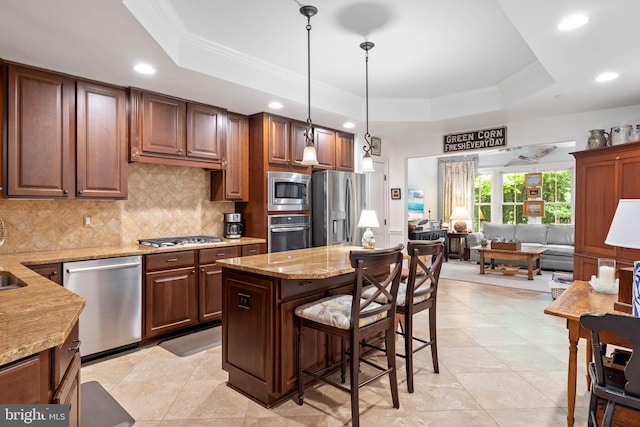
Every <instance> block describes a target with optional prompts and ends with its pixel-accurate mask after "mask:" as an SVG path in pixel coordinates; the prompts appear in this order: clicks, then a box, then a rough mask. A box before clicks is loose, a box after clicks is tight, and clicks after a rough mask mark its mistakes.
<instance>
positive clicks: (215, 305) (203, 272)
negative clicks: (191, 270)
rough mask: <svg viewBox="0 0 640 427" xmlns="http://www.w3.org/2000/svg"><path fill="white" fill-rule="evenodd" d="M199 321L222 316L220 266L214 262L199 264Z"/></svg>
mask: <svg viewBox="0 0 640 427" xmlns="http://www.w3.org/2000/svg"><path fill="white" fill-rule="evenodd" d="M198 287H199V290H200V296H199V297H198V300H199V305H200V310H199V314H198V319H199V320H200V321H201V322H204V321H207V320H214V319H220V318H222V268H220V267H218V266H216V265H215V264H208V265H201V266H200V277H199V278H198Z"/></svg>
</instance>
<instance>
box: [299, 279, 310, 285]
mask: <svg viewBox="0 0 640 427" xmlns="http://www.w3.org/2000/svg"><path fill="white" fill-rule="evenodd" d="M312 283H313V282H312V281H311V280H301V281H299V282H298V286H307V285H310V284H312Z"/></svg>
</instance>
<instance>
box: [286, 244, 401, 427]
mask: <svg viewBox="0 0 640 427" xmlns="http://www.w3.org/2000/svg"><path fill="white" fill-rule="evenodd" d="M403 247H404V246H403V245H398V246H396V247H394V248H390V249H379V250H357V251H351V253H350V256H349V258H350V262H351V266H352V267H353V268H355V278H354V288H353V293H352V294H350V295H333V296H329V297H327V298H323V299H321V300H319V301H314V302H311V303H308V304H303V305H301V306H299V307H297V308H296V309H295V318H296V324H297V331H298V348H297V350H298V404H299V405H302V403H303V400H304V389H305V385H306V382H307V379H308V378H311V379H314V380H320V381H323V382H325V383H328V384H330V385H332V386H334V387H337V388H338V389H340V390H343V391H346V392H348V393H350V394H351V418H352V425H353V426H354V427H357V426H358V425H359V419H360V410H359V389H360V387H362V386H364V385H366V384H369V383H370V382H372V381H374V380H376V379H378V378H380V377H382V376H384V375H387V374H388V375H389V383H390V388H391V398H392V400H393V407H394V408H399V407H400V401H399V397H398V380H397V372H396V356H395V331H394V329H395V328H394V323H395V311H396V296H397V293H398V287H399V285H400V273H401V270H402V258H403V256H402V249H403ZM372 272H374V273H375V274H376V277H374V276H373V275H372V274H371V273H372ZM379 275H383V276H384V277H383V278H382V279H381V278H380V277H379ZM365 287H366V288H368V290H369V293H368V296H367V297H363V295H362V293H363V288H365ZM354 302H355V303H354ZM305 329H315V330H318V331H321V332H325V333H327V334H329V335H331V336H336V337H338V338H339V340H340V344H341V356H342V357H341V360H340V361H339V362H338V363H337V364H333V365H330V366H325V367H323V368H321V369H317V370H314V371H308V370H304V369H303V368H302V366H303V363H302V361H303V360H304V354H303V348H304V345H303V343H304V341H303V340H304V331H305ZM381 336H384V341H385V348H386V349H387V351H386V356H387V357H386V359H387V366H386V367H383V366H380V365H378V364H376V363H375V362H374V361H372V360H369V359H368V358H365V357H363V356H362V354H361V345H362V344H363V343H364V342H366V340H368V339H380V337H381ZM372 353H374V354H377V353H375V352H372ZM347 356H349V357H348V359H347ZM347 360H348V361H349V364H350V369H349V379H350V384H349V387H347V386H345V385H343V384H344V382H345V371H346V365H347ZM360 362H362V363H366V364H367V365H369V366H372V367H373V368H376V369H377V370H378V371H379V372H377V373H376V374H375V375H372V376H370V377H368V378H366V379H365V380H363V381H360V378H359V373H360V369H359V368H360ZM338 368H340V370H341V374H342V375H341V381H342V383H343V384H339V383H338V382H336V381H334V380H332V379H331V378H330V377H329V376H330V375H331V374H332V373H334V372H336V371H337V370H338Z"/></svg>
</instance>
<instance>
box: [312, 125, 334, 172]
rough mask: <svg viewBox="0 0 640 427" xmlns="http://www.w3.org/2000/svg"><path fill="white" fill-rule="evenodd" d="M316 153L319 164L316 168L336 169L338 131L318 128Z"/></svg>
mask: <svg viewBox="0 0 640 427" xmlns="http://www.w3.org/2000/svg"><path fill="white" fill-rule="evenodd" d="M315 140H316V141H315V144H316V154H317V156H318V163H319V164H318V165H317V166H314V167H313V168H314V169H335V167H336V159H335V155H336V133H335V132H334V131H332V130H328V129H322V128H316V131H315Z"/></svg>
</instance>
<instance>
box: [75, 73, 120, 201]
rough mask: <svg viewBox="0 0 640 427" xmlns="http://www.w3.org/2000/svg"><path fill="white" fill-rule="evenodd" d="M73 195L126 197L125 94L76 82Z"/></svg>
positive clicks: (118, 90)
mask: <svg viewBox="0 0 640 427" xmlns="http://www.w3.org/2000/svg"><path fill="white" fill-rule="evenodd" d="M77 120H78V123H77V135H76V138H77V142H76V174H77V178H76V191H77V193H76V197H77V198H101V199H105V198H114V199H125V198H126V197H127V151H126V150H127V94H126V91H125V90H124V89H119V88H114V87H109V86H103V85H98V84H95V83H89V82H84V81H78V82H77Z"/></svg>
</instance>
